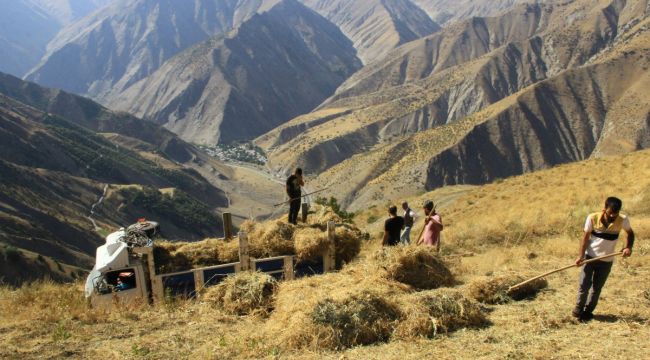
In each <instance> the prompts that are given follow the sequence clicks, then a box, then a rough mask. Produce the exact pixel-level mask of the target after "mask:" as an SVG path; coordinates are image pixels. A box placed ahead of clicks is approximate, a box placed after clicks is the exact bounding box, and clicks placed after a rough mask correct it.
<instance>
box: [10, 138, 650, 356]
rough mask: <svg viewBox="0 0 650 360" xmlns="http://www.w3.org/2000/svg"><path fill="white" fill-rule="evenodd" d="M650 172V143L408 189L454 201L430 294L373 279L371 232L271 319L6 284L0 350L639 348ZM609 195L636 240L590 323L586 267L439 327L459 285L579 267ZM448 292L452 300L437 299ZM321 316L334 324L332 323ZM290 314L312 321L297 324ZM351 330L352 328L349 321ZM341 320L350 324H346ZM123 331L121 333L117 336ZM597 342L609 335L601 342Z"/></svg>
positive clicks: (306, 352)
mask: <svg viewBox="0 0 650 360" xmlns="http://www.w3.org/2000/svg"><path fill="white" fill-rule="evenodd" d="M649 170H650V153H649V152H648V151H647V150H646V151H639V152H635V153H631V154H627V155H625V156H616V157H610V158H604V159H594V160H589V161H585V162H580V163H576V164H568V165H562V166H558V167H555V168H553V169H548V170H544V171H540V172H536V173H532V174H526V175H523V176H518V177H514V178H510V179H505V180H504V181H499V182H496V183H494V184H489V185H486V186H477V187H449V188H442V189H439V190H436V191H435V192H432V193H428V194H423V195H422V196H421V197H417V198H413V199H410V200H412V201H411V202H412V204H413V205H414V206H416V205H419V202H420V201H421V200H422V199H427V198H429V199H434V200H436V201H438V200H442V199H445V200H444V201H440V202H439V204H440V206H439V210H440V212H441V213H442V217H443V221H444V222H445V225H446V226H445V229H444V230H443V233H442V236H443V238H442V241H443V243H442V250H441V255H440V259H441V260H442V261H443V262H444V263H445V264H446V265H447V266H449V268H450V269H451V272H452V273H453V274H454V276H455V278H456V283H455V284H453V285H450V286H449V287H443V288H439V289H434V290H422V289H415V288H413V287H411V286H408V285H405V284H401V283H400V284H397V283H394V282H389V281H388V280H386V279H383V281H382V279H379V280H378V279H377V278H378V277H381V273H382V271H383V269H381V266H386V265H388V264H386V262H383V263H381V265H380V266H378V267H377V269H375V268H361V269H360V266H363V265H365V264H368V262H365V263H364V262H363V261H367V260H368V259H373V258H380V259H385V256H386V254H391V252H390V251H391V250H384V251H380V250H379V247H380V246H379V241H380V238H379V237H378V236H376V235H377V232H376V231H372V234H373V235H374V236H373V237H371V239H370V240H369V241H367V242H365V243H364V245H363V250H362V253H361V259H360V260H361V262H353V263H351V264H348V265H347V266H346V267H345V268H344V269H343V270H342V271H340V272H338V273H335V274H330V275H325V276H317V277H312V278H307V279H300V280H292V281H288V282H283V283H281V284H279V285H278V286H277V288H275V290H274V294H273V295H274V296H272V297H270V299H269V301H271V304H272V309H270V310H269V309H265V310H264V311H265V314H267V313H268V312H270V316H260V315H258V314H257V313H255V314H254V315H243V316H242V315H232V314H231V313H229V312H228V311H227V310H226V308H225V306H224V305H223V302H222V301H220V300H221V298H219V299H216V300H215V299H214V298H213V297H210V296H209V295H206V294H202V295H204V296H202V297H200V298H199V299H198V300H196V299H195V300H189V301H184V300H176V301H168V302H165V303H164V304H162V305H160V306H150V305H147V304H144V305H143V304H134V305H130V306H123V307H120V308H119V311H105V310H103V309H96V308H95V309H92V308H89V307H88V306H87V305H86V304H85V303H84V301H83V298H82V296H83V287H82V286H81V284H65V285H57V284H52V283H40V284H35V285H30V286H24V287H22V288H19V289H11V288H9V287H3V288H0V305H1V306H2V307H3V308H5V309H12V311H4V312H0V320H1V321H0V331H2V332H3V334H5V336H3V337H1V338H0V344H2V346H1V347H0V356H3V357H7V358H11V357H53V358H57V357H64V356H78V357H82V358H94V357H102V356H105V355H106V354H109V353H110V354H111V356H112V357H115V358H118V359H130V358H133V357H149V358H182V357H192V358H223V359H230V358H233V359H234V358H242V359H251V358H265V357H269V356H271V357H278V358H299V359H341V358H346V359H347V358H349V359H395V360H397V359H404V358H405V357H406V358H425V357H435V358H442V359H468V358H471V359H474V358H477V359H508V358H516V359H519V358H522V359H525V358H537V359H549V358H560V359H565V358H567V359H568V358H573V357H575V356H576V353H579V354H581V355H580V356H583V357H588V358H601V357H607V358H621V359H623V358H624V359H635V358H644V357H645V356H646V355H647V348H648V346H650V343H649V339H650V327H649V326H648V325H650V282H648V276H649V275H650V270H649V269H648V267H647V263H648V261H650V244H648V240H649V237H648V235H647V234H648V231H650V207H648V204H649V200H650V172H649ZM609 195H616V196H619V197H620V198H622V199H623V213H625V214H628V215H630V217H631V223H632V226H633V228H634V230H635V233H636V242H635V247H634V251H633V253H632V256H631V257H630V258H627V259H621V258H619V259H616V261H615V263H614V265H613V268H612V272H611V274H610V275H609V278H608V280H607V284H606V285H605V287H604V289H603V293H602V296H601V298H600V302H599V304H598V308H597V309H596V312H595V317H594V319H593V320H592V321H590V322H579V321H577V320H575V319H573V318H572V317H571V315H570V312H571V310H572V307H573V302H574V300H575V295H576V285H575V284H576V282H577V279H578V274H579V273H578V269H568V270H565V271H563V272H560V273H557V274H553V275H551V276H548V277H547V278H546V281H547V282H548V288H546V289H542V290H541V291H540V292H539V293H538V294H536V295H533V294H531V295H530V296H529V297H528V298H526V299H525V300H523V301H514V300H511V299H508V298H504V303H502V304H485V303H484V304H481V305H480V309H481V311H482V312H484V313H485V317H486V318H487V320H488V321H485V322H484V323H482V324H481V326H470V325H471V324H470V323H469V322H468V321H466V322H460V321H459V322H457V323H453V324H454V325H455V326H454V327H447V328H445V329H444V331H443V330H442V329H441V327H439V326H438V324H441V323H442V324H449V322H448V321H449V320H448V319H449V318H454V317H455V316H458V313H459V312H460V313H461V314H466V313H467V312H468V309H475V307H476V303H474V302H463V303H460V302H458V301H455V300H456V299H457V298H454V297H452V296H451V294H462V295H464V296H468V297H471V296H473V295H472V294H474V292H473V289H474V287H475V285H480V284H486V281H493V280H496V279H499V276H501V275H511V276H512V275H517V276H524V277H525V276H533V275H537V274H541V273H544V272H547V271H550V270H552V269H556V268H559V267H563V266H567V265H570V264H571V263H573V261H575V257H576V255H577V252H578V243H579V239H580V238H581V229H582V225H583V224H584V219H585V217H586V215H587V214H589V213H590V212H593V211H598V210H599V209H600V208H601V206H602V203H603V200H604V198H605V197H606V196H609ZM390 200H391V201H392V202H397V201H399V200H401V198H394V199H390ZM418 211H419V209H418ZM420 213H421V212H420ZM385 216H386V214H385V209H379V208H376V209H370V210H368V211H364V212H363V213H362V214H361V215H359V217H362V218H364V219H366V218H371V219H372V220H371V221H370V224H369V227H368V228H367V230H371V229H376V227H377V225H379V224H380V223H382V222H383V221H381V220H382V219H383V218H384V217H385ZM416 230H418V229H416ZM622 237H624V235H623V236H622ZM622 240H623V239H621V241H619V244H621V242H622ZM412 248H413V247H411V250H412ZM408 249H409V248H407V249H406V250H407V251H408ZM392 251H401V248H400V249H397V250H392ZM382 256H384V257H382ZM370 264H372V263H371V262H370ZM391 265H392V264H391ZM419 270H420V271H421V269H419ZM333 280H334V281H338V282H337V283H333ZM237 284H238V285H239V286H241V288H242V289H246V290H249V289H251V288H252V286H251V287H246V286H245V285H246V284H250V283H249V282H245V281H242V282H238V283H237ZM390 285H392V286H390ZM387 287H388V291H387V289H386V288H387ZM486 290H487V291H490V290H491V289H486ZM250 291H251V292H252V290H250ZM404 292H406V293H408V297H407V298H406V301H404V302H396V301H395V294H396V293H397V294H400V293H404ZM232 293H233V295H232V298H229V299H232V300H239V299H246V298H244V297H241V296H242V295H241V293H240V292H235V291H233V292H232ZM248 293H249V292H247V293H246V294H248ZM350 293H352V294H359V295H356V296H354V295H352V296H350V295H349V294H350ZM255 294H257V293H255ZM315 294H317V295H320V294H323V297H322V298H318V299H317V301H318V302H320V303H321V304H326V305H323V306H321V307H318V308H316V309H317V310H320V311H319V312H316V311H313V313H311V314H310V310H312V307H310V306H311V305H312V303H311V302H310V300H311V299H312V298H313V297H315V296H317V295H315ZM422 297H424V298H422ZM440 297H442V298H443V299H444V300H445V301H444V302H443V301H441V302H434V300H435V299H439V298H440ZM425 302H426V303H429V302H431V303H432V304H431V305H430V306H432V307H435V311H431V313H430V314H427V313H426V312H425V313H424V316H423V318H424V319H423V321H422V323H416V325H418V326H415V325H414V326H412V327H408V328H407V329H405V335H403V334H401V333H393V334H391V335H390V336H385V337H383V338H381V339H380V340H379V341H376V342H375V343H373V344H372V345H359V346H354V347H350V348H334V349H326V348H323V347H319V346H318V344H307V345H305V346H304V347H301V346H300V344H299V343H298V344H297V343H295V342H288V341H282V340H284V339H282V337H283V336H285V335H286V333H287V332H293V331H295V334H297V336H305V337H308V338H309V339H314V340H315V341H323V342H324V341H327V340H331V338H332V337H335V338H341V337H342V336H345V335H347V336H350V337H352V336H355V335H356V334H368V333H370V334H371V335H372V334H374V333H372V332H370V330H367V331H365V332H362V330H365V329H366V328H365V327H364V328H362V329H360V326H358V325H357V324H358V322H363V321H367V322H369V323H370V324H372V325H374V324H376V322H371V321H372V320H374V319H377V318H380V319H381V320H382V321H383V319H384V318H382V317H380V315H381V314H383V312H382V309H385V308H386V307H387V306H390V308H389V309H394V308H395V307H396V306H398V309H400V312H399V313H398V317H399V319H397V320H396V321H395V322H397V321H400V322H402V321H404V320H405V318H406V319H411V317H410V316H413V317H415V316H417V315H418V314H413V313H409V312H407V311H408V309H411V308H412V307H416V306H419V305H421V304H422V303H425ZM287 303H289V304H287ZM373 303H379V304H381V305H385V307H379V306H373V305H372V304H373ZM264 305H267V304H266V303H265V304H264ZM287 305H293V306H295V308H296V309H299V310H298V311H296V313H292V314H288V315H287V317H290V319H289V320H284V321H283V320H282V318H281V317H280V316H278V313H279V312H281V311H283V309H284V308H286V307H287ZM305 308H306V309H307V310H305ZM416 309H419V308H417V307H416ZM260 310H261V309H260ZM404 310H406V311H404ZM303 311H304V312H303ZM197 314H199V315H200V316H197ZM321 314H325V315H327V316H331V319H332V320H330V318H326V319H325V320H324V318H325V315H321ZM377 314H379V315H377ZM420 315H421V314H420ZM278 318H279V319H280V320H278ZM348 319H353V320H348ZM357 319H358V320H357ZM367 319H371V320H367ZM290 321H300V322H301V324H305V325H306V326H305V327H299V328H297V329H292V327H291V326H289V324H291V322H290ZM443 321H445V322H443ZM316 322H317V323H318V324H321V325H322V326H323V327H322V329H323V330H322V331H320V332H316V331H313V332H312V331H310V330H311V325H312V324H314V323H316ZM172 323H173V326H172V325H171V324H172ZM332 323H333V324H335V325H338V327H337V328H334V330H338V331H334V330H332V328H333V327H334V326H331V325H329V324H332ZM339 324H340V325H339ZM434 324H435V325H436V326H434ZM308 326H310V327H308ZM326 326H328V327H326ZM348 326H353V327H352V328H351V329H349V330H348ZM393 326H394V325H393ZM344 327H345V329H346V330H345V332H344V331H343V330H339V329H342V328H344ZM116 328H118V329H120V331H118V332H117V333H116V330H115V329H116ZM368 328H370V326H368ZM432 328H433V329H432ZM426 330H429V331H430V332H433V333H426V332H424V331H426ZM454 330H456V331H454ZM423 332H424V334H428V335H423ZM125 334H139V336H133V337H129V338H128V339H127V341H128V345H129V346H124V344H125ZM585 334H588V336H585ZM400 335H401V336H400ZM215 338H216V339H218V341H215ZM594 338H602V339H606V340H604V341H602V342H600V343H599V344H598V345H597V346H594V340H593V339H594ZM371 339H372V338H371ZM370 341H372V340H370ZM88 343H93V344H94V345H93V346H88ZM181 344H182V345H181ZM621 344H623V345H621Z"/></svg>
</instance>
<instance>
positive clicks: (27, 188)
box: [0, 75, 229, 280]
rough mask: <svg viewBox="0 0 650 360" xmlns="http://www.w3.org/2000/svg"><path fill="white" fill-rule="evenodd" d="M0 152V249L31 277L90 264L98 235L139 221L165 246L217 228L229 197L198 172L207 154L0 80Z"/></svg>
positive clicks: (81, 103) (59, 96)
mask: <svg viewBox="0 0 650 360" xmlns="http://www.w3.org/2000/svg"><path fill="white" fill-rule="evenodd" d="M40 109H43V110H46V111H43V110H40ZM64 116H66V117H64ZM67 116H69V117H70V118H71V119H75V120H76V121H74V122H72V121H68V120H67ZM105 131H110V132H105ZM138 132H141V134H138ZM130 135H132V136H130ZM0 154H1V155H0V168H1V169H0V179H1V180H2V181H1V182H0V223H1V225H0V229H1V230H0V242H2V243H3V244H4V245H3V246H4V247H7V246H9V247H12V248H14V249H15V250H12V251H13V252H14V253H17V254H19V255H20V256H21V257H20V259H22V260H21V261H24V264H23V265H24V266H25V267H26V269H33V270H34V273H33V275H34V276H36V277H38V276H43V275H47V274H49V275H51V276H52V277H53V278H56V279H69V278H70V276H72V275H74V274H76V272H77V271H78V270H79V269H80V268H81V269H87V268H89V267H91V266H92V261H93V256H94V252H95V248H96V246H97V245H98V244H99V243H101V241H102V237H101V234H104V235H105V234H106V232H108V231H111V230H114V229H116V228H119V227H121V226H124V225H128V224H130V223H132V222H134V221H135V220H136V219H138V218H140V217H146V218H149V219H156V220H158V221H160V222H161V224H162V226H163V234H164V235H165V236H166V237H168V238H170V239H184V240H188V239H190V240H191V239H199V238H203V237H206V236H215V235H216V234H219V233H221V231H222V226H221V223H220V221H219V218H218V214H217V212H216V211H215V210H216V209H222V208H226V207H228V205H229V204H228V199H227V198H226V195H225V194H224V193H223V191H221V190H219V189H218V188H216V187H214V186H213V185H212V184H211V183H209V182H208V181H207V180H206V179H205V178H204V177H202V176H201V175H200V174H199V172H197V170H200V168H199V167H198V164H200V163H202V162H203V160H200V159H204V158H205V155H203V154H201V153H199V152H198V151H197V150H196V149H195V148H194V147H192V146H190V145H188V144H187V143H185V142H183V141H182V140H179V139H178V138H177V137H175V136H174V135H173V134H172V133H170V132H168V131H166V130H164V129H159V128H157V126H156V125H154V124H150V123H145V122H143V121H142V120H139V119H136V118H133V117H131V116H126V115H117V114H114V113H112V112H110V111H108V110H106V109H104V108H102V107H101V106H99V105H97V104H95V103H93V102H91V101H89V100H87V99H83V98H79V97H77V96H73V95H69V94H66V93H64V92H61V91H58V90H57V91H55V90H49V89H43V88H40V87H38V86H37V85H35V84H31V83H25V82H22V81H21V80H19V79H17V78H14V77H11V76H8V75H2V76H1V77H0ZM182 158H185V160H183V159H182ZM189 160H192V161H191V162H188V164H187V165H183V164H181V163H180V161H189ZM194 168H196V169H197V170H194ZM30 254H31V255H30ZM38 255H40V257H38ZM43 258H44V259H45V260H41V259H43ZM48 262H49V263H52V262H58V264H60V265H57V266H55V267H54V268H53V267H52V266H50V267H49V268H48V267H47V266H44V265H45V263H48ZM50 265H51V264H50ZM2 269H5V267H2ZM47 269H50V270H52V271H51V272H49V270H47ZM61 269H63V270H61ZM3 271H4V270H3ZM71 271H72V273H73V274H72V275H71ZM12 274H13V273H5V272H3V273H2V276H10V275H11V276H14V275H16V274H13V275H12ZM38 274H40V275H38ZM19 278H20V279H23V280H29V279H34V277H29V278H25V277H19Z"/></svg>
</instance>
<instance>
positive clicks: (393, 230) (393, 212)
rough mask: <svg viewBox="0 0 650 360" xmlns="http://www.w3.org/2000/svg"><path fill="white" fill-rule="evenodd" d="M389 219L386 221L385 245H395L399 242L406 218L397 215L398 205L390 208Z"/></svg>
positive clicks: (383, 242) (383, 243)
mask: <svg viewBox="0 0 650 360" xmlns="http://www.w3.org/2000/svg"><path fill="white" fill-rule="evenodd" d="M388 216H389V218H388V220H386V222H385V223H384V239H383V241H382V243H381V244H382V245H383V246H395V245H397V244H399V233H400V231H402V228H403V227H404V218H402V217H401V216H397V206H391V207H389V208H388Z"/></svg>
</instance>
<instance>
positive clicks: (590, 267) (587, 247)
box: [572, 197, 634, 321]
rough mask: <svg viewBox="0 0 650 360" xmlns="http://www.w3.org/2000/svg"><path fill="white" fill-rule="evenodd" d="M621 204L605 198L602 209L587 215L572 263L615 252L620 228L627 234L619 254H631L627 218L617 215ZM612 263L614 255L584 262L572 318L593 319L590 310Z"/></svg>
mask: <svg viewBox="0 0 650 360" xmlns="http://www.w3.org/2000/svg"><path fill="white" fill-rule="evenodd" d="M622 207H623V202H622V201H621V199H618V198H616V197H608V198H607V200H605V208H604V209H603V210H602V211H601V212H597V213H593V214H590V215H589V216H587V220H586V221H585V227H584V231H585V234H584V237H583V239H582V243H581V244H580V253H579V256H578V258H577V259H576V265H578V266H580V265H581V264H582V262H583V261H585V260H588V259H592V258H595V257H599V256H604V255H609V254H613V253H614V252H615V251H616V243H617V242H618V236H619V233H620V232H621V231H622V230H625V232H626V233H627V241H626V243H625V246H624V248H623V257H628V256H630V255H631V254H632V246H633V245H634V231H632V226H631V225H630V219H629V218H628V217H627V216H625V215H623V214H620V211H621V208H622ZM613 263H614V258H613V257H611V258H608V259H603V260H598V261H595V262H592V263H589V264H586V265H585V266H584V267H583V268H582V271H581V272H580V280H579V283H580V286H579V288H578V299H577V301H576V306H575V308H574V309H573V312H572V314H573V316H574V317H576V318H578V319H580V320H583V321H585V320H591V319H593V317H594V315H593V311H594V309H596V305H597V304H598V298H599V297H600V291H601V290H602V288H603V286H604V285H605V281H607V277H608V276H609V272H610V271H611V269H612V264H613Z"/></svg>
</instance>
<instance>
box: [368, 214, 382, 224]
mask: <svg viewBox="0 0 650 360" xmlns="http://www.w3.org/2000/svg"><path fill="white" fill-rule="evenodd" d="M377 220H379V217H378V216H377V215H370V216H368V224H372V223H374V222H376V221H377Z"/></svg>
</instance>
